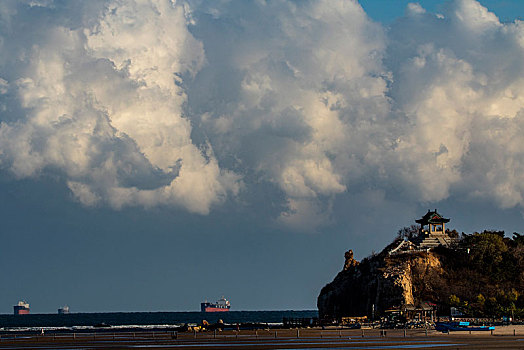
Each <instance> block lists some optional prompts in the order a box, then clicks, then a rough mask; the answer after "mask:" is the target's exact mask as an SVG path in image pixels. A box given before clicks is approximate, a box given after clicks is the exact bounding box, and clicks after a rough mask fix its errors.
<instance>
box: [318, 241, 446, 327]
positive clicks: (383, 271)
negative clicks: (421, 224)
mask: <svg viewBox="0 0 524 350" xmlns="http://www.w3.org/2000/svg"><path fill="white" fill-rule="evenodd" d="M389 248H390V247H387V248H386V249H384V251H383V252H382V253H380V254H378V255H374V256H372V257H370V258H366V259H364V260H363V261H362V262H361V263H358V262H357V261H356V260H354V259H353V252H352V251H351V250H350V251H348V252H347V253H346V255H345V257H346V260H345V263H344V268H343V270H342V271H341V272H340V273H339V274H338V275H337V276H336V277H335V279H334V280H333V282H331V283H329V284H327V285H326V286H325V287H324V288H322V290H321V292H320V295H319V297H318V300H317V306H318V310H319V315H320V317H321V318H326V317H327V318H339V317H345V316H366V315H367V316H371V315H372V312H374V314H375V316H379V315H381V314H383V313H384V311H385V310H387V309H391V308H396V307H401V306H403V305H417V304H419V303H421V302H422V301H432V302H434V300H427V299H435V298H437V299H438V293H432V292H433V291H431V289H432V288H433V287H432V286H433V285H434V283H428V281H433V282H435V283H436V285H438V284H439V283H438V282H439V279H441V278H442V276H443V274H444V271H443V269H442V266H441V262H440V260H439V258H438V256H437V255H435V254H434V253H432V252H417V253H415V254H403V255H395V256H390V255H388V254H387V252H388V250H389ZM428 289H429V290H428ZM422 299H424V300H422Z"/></svg>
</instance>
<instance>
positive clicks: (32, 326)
mask: <svg viewBox="0 0 524 350" xmlns="http://www.w3.org/2000/svg"><path fill="white" fill-rule="evenodd" d="M316 317H318V311H317V310H301V311H293V310H284V311H229V312H207V313H204V312H102V313H70V314H63V315H59V314H29V315H0V331H4V332H5V331H17V330H20V331H30V330H40V329H45V330H57V331H60V330H63V331H71V330H90V329H98V328H111V329H119V328H121V329H129V328H140V329H166V328H173V327H177V326H181V325H184V324H189V325H194V324H201V323H202V321H204V320H206V321H207V322H209V323H210V324H213V323H217V322H218V321H219V320H222V321H223V322H224V324H226V325H236V324H241V325H249V324H267V325H272V326H274V325H279V324H282V322H283V319H284V318H288V319H289V318H292V319H305V318H311V319H313V318H316Z"/></svg>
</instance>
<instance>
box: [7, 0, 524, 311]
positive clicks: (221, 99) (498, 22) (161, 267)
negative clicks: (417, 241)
mask: <svg viewBox="0 0 524 350" xmlns="http://www.w3.org/2000/svg"><path fill="white" fill-rule="evenodd" d="M360 4H361V6H360V5H359V4H358V3H355V2H351V1H332V0H329V1H308V2H293V1H290V2H268V3H262V2H245V1H234V2H204V1H198V0H191V1H188V2H187V3H183V4H182V3H178V4H177V5H172V4H171V3H170V2H169V1H162V0H158V1H157V0H154V1H153V0H151V1H150V0H141V1H134V2H127V3H125V4H122V3H118V2H116V1H111V0H99V1H90V2H82V3H75V4H71V3H69V2H66V1H33V2H29V1H27V2H25V1H22V2H21V1H6V2H4V3H2V5H1V6H0V46H1V50H0V209H1V211H0V212H1V213H2V214H1V216H0V218H1V221H0V237H1V242H2V244H1V245H0V262H1V263H2V264H3V266H4V267H5V268H4V269H3V272H2V274H1V275H0V276H1V279H2V286H3V287H2V288H0V300H3V301H4V302H3V303H0V312H1V313H11V312H12V305H14V304H15V303H16V302H17V301H18V300H19V299H26V300H27V301H28V302H29V303H30V304H31V308H32V312H35V313H44V312H53V313H54V312H56V309H57V308H58V307H60V306H63V305H64V304H68V305H69V306H70V308H71V311H72V312H93V311H160V310H162V311H191V310H198V308H199V303H200V302H201V301H203V300H204V299H208V300H213V299H215V298H216V299H218V298H219V297H220V296H222V295H225V296H226V297H228V298H229V299H230V300H231V303H232V307H233V309H235V310H276V309H314V308H315V307H316V297H317V295H318V293H319V291H320V289H321V288H322V286H324V285H325V284H326V283H328V282H330V281H331V280H332V279H333V277H334V276H335V275H336V273H337V272H338V271H340V269H341V268H342V265H343V256H344V252H345V251H346V250H348V249H353V251H354V252H355V256H356V258H357V259H362V258H364V257H365V256H367V255H369V254H370V253H371V252H373V251H379V250H381V249H382V248H383V247H384V246H385V245H386V244H388V243H389V242H390V241H391V240H392V239H393V238H394V236H395V234H396V232H397V230H398V229H400V228H401V227H403V226H409V225H411V224H413V223H414V220H415V219H417V218H419V217H421V216H422V215H423V214H424V213H425V212H426V211H427V210H428V209H432V210H433V209H435V208H437V209H438V210H439V212H440V213H442V214H443V215H444V216H446V217H450V218H451V222H450V225H449V226H450V227H451V228H456V229H457V230H459V231H465V232H473V231H478V230H483V229H502V230H505V231H506V232H507V233H508V234H511V233H512V232H522V224H523V216H522V215H523V214H522V213H523V207H524V187H523V185H522V184H523V183H524V177H523V175H522V174H524V155H523V153H522V149H524V141H523V138H522V137H521V135H522V130H523V129H524V114H523V112H522V108H523V106H524V79H522V78H521V77H522V76H524V75H523V74H522V73H523V71H524V65H523V62H524V60H523V58H524V42H523V41H522V38H523V37H524V35H523V34H524V32H523V26H522V24H521V23H520V22H518V21H517V22H515V21H514V20H515V19H518V18H520V16H521V15H522V13H524V8H523V5H522V3H521V2H519V1H480V2H477V1H474V0H457V1H450V2H444V1H421V2H419V3H414V2H409V1H378V0H377V1H362V2H361V3H360ZM29 24H31V25H29Z"/></svg>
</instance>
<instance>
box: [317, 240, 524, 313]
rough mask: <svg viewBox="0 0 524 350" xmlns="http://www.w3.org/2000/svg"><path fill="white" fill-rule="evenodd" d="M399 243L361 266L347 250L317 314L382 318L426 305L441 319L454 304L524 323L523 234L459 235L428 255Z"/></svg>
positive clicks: (394, 243) (396, 242) (464, 310)
mask: <svg viewBox="0 0 524 350" xmlns="http://www.w3.org/2000/svg"><path fill="white" fill-rule="evenodd" d="M400 242H401V240H396V241H395V242H393V243H392V244H390V245H389V246H388V247H386V248H385V249H384V250H383V251H382V252H381V253H380V254H376V255H372V256H370V257H368V258H365V259H363V260H362V261H361V262H358V261H356V260H355V259H354V258H353V252H352V251H348V252H346V254H345V258H346V259H345V262H344V265H343V266H344V267H343V269H342V271H341V272H340V273H338V275H337V276H336V277H335V279H334V280H333V282H331V283H329V284H327V285H326V286H325V287H324V288H322V290H321V292H320V295H319V296H318V300H317V306H318V310H319V314H320V316H321V317H323V318H324V317H331V318H339V317H344V316H371V314H372V310H373V309H374V312H375V316H381V315H383V314H384V311H385V310H388V309H390V308H397V307H402V306H407V305H410V304H411V305H414V306H416V307H418V306H422V305H423V304H425V303H426V302H430V303H432V304H435V305H436V306H437V312H438V314H439V315H445V314H448V313H449V310H450V306H453V307H456V308H458V309H460V311H461V312H463V313H464V314H465V315H469V316H472V317H503V316H511V317H515V318H521V319H524V235H521V234H519V233H516V232H515V233H513V237H512V238H510V237H506V236H505V234H504V232H503V231H484V232H481V233H477V232H475V233H473V234H464V233H463V234H462V237H460V239H457V240H456V242H455V244H454V245H453V247H445V246H437V247H434V248H432V249H431V250H429V251H413V250H410V249H409V248H410V246H409V245H407V246H406V247H405V248H406V251H402V250H399V249H398V247H399V246H401V245H400Z"/></svg>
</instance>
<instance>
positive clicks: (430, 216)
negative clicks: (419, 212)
mask: <svg viewBox="0 0 524 350" xmlns="http://www.w3.org/2000/svg"><path fill="white" fill-rule="evenodd" d="M415 222H416V223H417V224H421V225H427V224H442V223H445V222H449V219H446V218H444V217H443V216H442V215H440V214H439V213H438V212H437V209H435V211H430V210H428V212H427V213H426V215H424V216H423V217H422V218H421V219H418V220H415Z"/></svg>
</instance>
